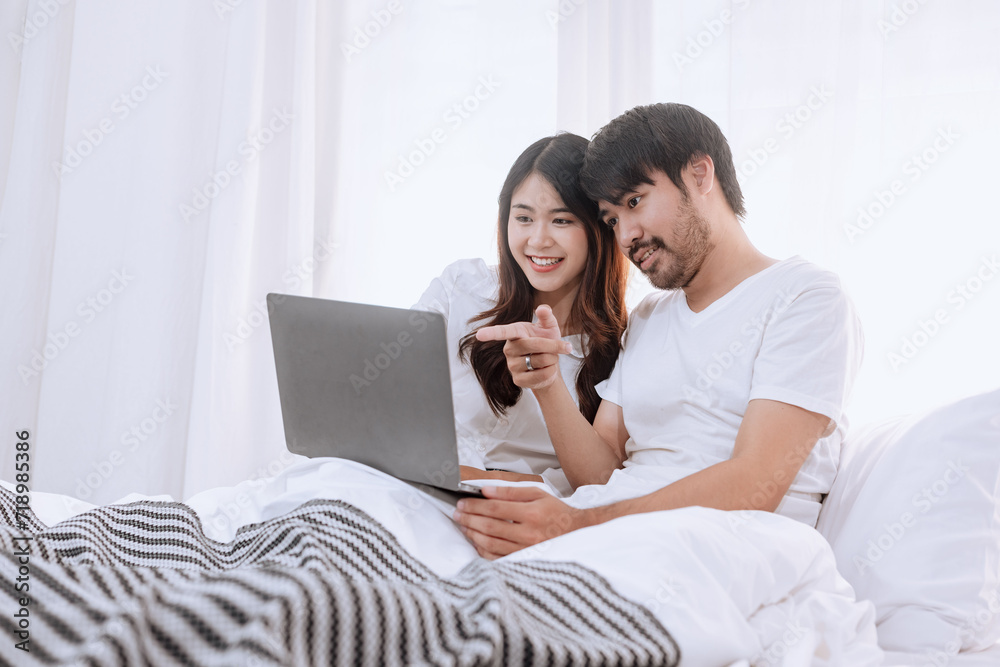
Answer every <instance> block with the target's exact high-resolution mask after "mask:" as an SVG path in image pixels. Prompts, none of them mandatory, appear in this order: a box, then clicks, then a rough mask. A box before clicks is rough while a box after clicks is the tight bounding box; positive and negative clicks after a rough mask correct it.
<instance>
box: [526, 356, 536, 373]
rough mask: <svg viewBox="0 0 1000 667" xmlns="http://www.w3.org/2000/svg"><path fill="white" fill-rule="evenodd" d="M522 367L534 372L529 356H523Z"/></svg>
mask: <svg viewBox="0 0 1000 667" xmlns="http://www.w3.org/2000/svg"><path fill="white" fill-rule="evenodd" d="M524 367H525V368H526V369H527V370H529V371H533V370H535V369H534V368H532V367H531V355H530V354H526V355H524Z"/></svg>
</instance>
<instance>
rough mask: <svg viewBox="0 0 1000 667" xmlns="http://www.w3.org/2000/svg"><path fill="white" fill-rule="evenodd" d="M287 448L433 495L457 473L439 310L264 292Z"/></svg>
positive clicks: (457, 481)
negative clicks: (345, 462)
mask: <svg viewBox="0 0 1000 667" xmlns="http://www.w3.org/2000/svg"><path fill="white" fill-rule="evenodd" d="M267 312H268V315H269V320H270V325H271V342H272V344H273V346H274V366H275V370H276V371H277V375H278V395H279V397H280V399H281V417H282V421H283V423H284V428H285V443H286V446H287V447H288V451H290V452H292V453H294V454H301V455H303V456H308V457H311V458H312V457H319V456H333V457H339V458H344V459H350V460H352V461H357V462H358V463H363V464H365V465H368V466H371V467H372V468H376V469H378V470H381V471H382V472H385V473H388V474H390V475H392V476H394V477H397V478H399V479H401V480H403V481H405V482H408V483H410V484H412V485H414V486H417V487H418V488H420V489H422V490H424V491H427V492H428V493H431V495H434V496H436V497H438V498H443V499H447V500H452V501H453V500H454V499H455V498H456V497H458V496H460V495H464V496H468V495H473V496H481V495H482V492H481V491H480V489H479V486H478V485H477V484H467V483H464V482H462V481H461V478H460V472H459V464H458V439H457V437H456V435H455V416H454V408H453V405H452V394H451V373H450V369H449V364H450V359H449V358H448V357H449V355H448V341H447V337H446V327H445V321H444V318H443V317H441V315H440V314H438V313H432V312H425V311H418V310H408V309H404V308H388V307H385V306H372V305H367V304H361V303H350V302H346V301H333V300H329V299H317V298H312V297H303V296H293V295H290V294H274V293H272V294H268V295H267Z"/></svg>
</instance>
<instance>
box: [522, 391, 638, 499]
mask: <svg viewBox="0 0 1000 667" xmlns="http://www.w3.org/2000/svg"><path fill="white" fill-rule="evenodd" d="M532 391H533V392H534V394H535V398H536V399H538V405H539V407H541V409H542V415H543V416H544V417H545V427H546V428H547V429H548V431H549V438H550V439H551V440H552V446H553V447H554V448H555V451H556V456H558V457H559V465H561V466H562V469H563V472H565V473H566V479H568V480H569V483H570V484H572V485H573V488H577V487H579V486H583V485H585V484H604V483H605V482H607V481H608V478H609V477H610V476H611V473H612V472H614V471H615V470H616V469H617V468H620V467H621V464H622V461H621V460H620V459H619V458H618V456H617V455H616V454H615V453H614V451H613V450H612V448H611V446H610V445H609V444H608V443H607V442H605V440H604V438H602V437H601V436H600V434H599V433H598V432H597V431H596V430H594V427H593V425H592V424H591V423H590V422H588V421H587V419H586V417H584V416H583V415H582V414H581V413H580V410H579V408H577V406H576V404H575V403H574V402H573V398H572V396H570V393H569V390H568V389H567V388H566V385H565V383H563V382H562V380H561V379H560V380H558V381H556V382H554V383H552V385H550V386H548V387H545V388H544V389H533V390H532Z"/></svg>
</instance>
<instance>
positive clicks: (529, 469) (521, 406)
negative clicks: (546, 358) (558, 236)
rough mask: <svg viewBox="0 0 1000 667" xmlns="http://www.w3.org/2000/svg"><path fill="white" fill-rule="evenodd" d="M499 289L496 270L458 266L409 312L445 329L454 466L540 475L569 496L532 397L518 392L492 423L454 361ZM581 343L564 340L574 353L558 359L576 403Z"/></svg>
mask: <svg viewBox="0 0 1000 667" xmlns="http://www.w3.org/2000/svg"><path fill="white" fill-rule="evenodd" d="M499 286H500V278H499V276H498V275H497V268H496V267H495V266H487V265H486V262H484V261H483V260H481V259H465V260H459V261H457V262H455V263H453V264H451V265H449V266H448V267H447V268H446V269H445V270H444V273H442V274H441V276H440V277H439V278H435V279H434V280H433V281H432V282H431V284H430V286H429V287H428V288H427V291H425V292H424V295H423V296H422V297H421V298H420V301H419V302H417V304H416V305H414V306H413V307H414V308H415V309H417V310H428V311H433V312H436V313H440V314H441V315H443V316H444V318H445V321H446V323H447V327H448V328H447V331H448V356H449V359H450V363H451V391H452V397H453V400H454V408H455V430H456V433H457V435H458V460H459V463H461V464H462V465H468V466H473V467H475V468H480V469H499V470H508V471H510V472H519V473H524V474H534V475H541V476H542V479H543V480H545V482H546V483H547V485H548V486H549V487H550V488H552V489H553V490H554V491H556V492H557V493H558V495H560V496H562V495H569V494H570V493H572V491H573V487H572V486H571V485H570V483H569V481H568V480H567V479H566V473H564V472H563V470H562V467H561V466H560V465H559V458H558V457H557V456H556V453H555V449H553V447H552V441H551V440H550V439H549V433H548V430H547V429H546V427H545V420H544V419H543V418H542V409H541V408H540V407H539V405H538V401H537V400H536V399H535V395H534V394H533V393H532V392H531V391H524V392H522V393H521V398H520V400H519V401H518V402H517V403H515V404H514V405H513V406H511V407H510V408H509V409H508V410H507V413H506V414H505V415H503V416H501V417H497V416H496V415H495V414H494V413H493V410H492V409H490V405H489V403H488V402H487V400H486V394H484V393H483V387H482V385H480V384H479V380H478V378H476V373H475V371H474V370H473V369H472V365H471V364H468V363H465V362H464V361H463V360H462V359H460V358H459V356H458V345H459V343H460V342H461V340H462V338H464V337H465V336H466V335H467V334H468V333H469V332H471V331H473V330H474V329H475V328H477V327H479V326H482V325H483V324H484V322H482V321H479V322H474V323H472V324H470V323H469V320H470V318H473V317H476V316H477V315H479V313H481V312H483V311H485V310H488V309H490V308H493V307H495V306H496V304H497V294H498V290H499ZM581 338H582V337H581V336H580V335H574V336H564V337H563V340H565V341H568V342H569V343H570V344H571V345H572V347H573V352H572V353H571V354H563V355H560V356H559V370H560V372H561V373H562V376H563V380H564V381H565V382H566V386H567V387H570V394H572V395H573V400H574V401H576V402H577V403H579V401H578V399H577V397H576V389H575V388H576V375H577V373H578V372H579V371H580V365H581V364H582V363H583V347H582V340H581Z"/></svg>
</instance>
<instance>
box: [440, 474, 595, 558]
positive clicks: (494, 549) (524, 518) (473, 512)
mask: <svg viewBox="0 0 1000 667" xmlns="http://www.w3.org/2000/svg"><path fill="white" fill-rule="evenodd" d="M483 495H484V496H486V499H480V498H463V499H462V500H460V501H458V507H457V508H456V510H455V514H454V518H455V521H456V522H458V525H459V528H461V529H462V532H463V533H464V534H465V536H466V537H467V538H469V541H470V542H472V545H473V546H474V547H476V551H478V552H479V555H480V556H482V557H483V558H488V559H490V560H493V559H495V558H499V557H501V556H506V555H507V554H509V553H513V552H515V551H518V550H520V549H523V548H525V547H529V546H531V545H533V544H538V543H539V542H544V541H545V540H549V539H552V538H553V537H558V536H559V535H563V534H564V533H568V532H570V531H572V530H576V529H578V528H583V527H585V526H587V525H589V522H588V521H587V519H586V514H585V511H584V510H579V509H576V508H575V507H570V506H569V505H567V504H566V503H564V502H562V501H561V500H559V499H558V498H556V497H554V496H552V495H551V494H549V493H546V492H545V491H542V490H541V489H536V488H531V487H516V486H500V487H491V486H486V487H483Z"/></svg>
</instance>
